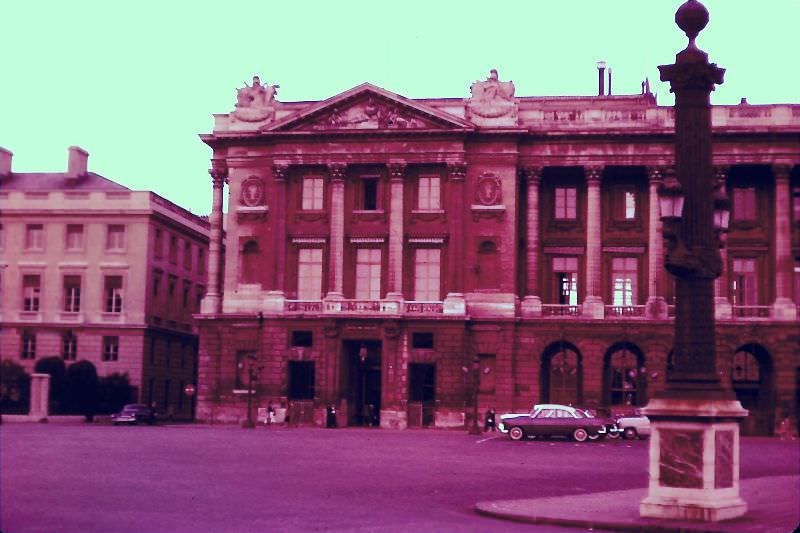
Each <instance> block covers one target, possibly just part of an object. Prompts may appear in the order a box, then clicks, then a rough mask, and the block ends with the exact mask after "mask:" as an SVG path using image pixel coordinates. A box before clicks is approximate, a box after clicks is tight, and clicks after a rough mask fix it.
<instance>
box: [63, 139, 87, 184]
mask: <svg viewBox="0 0 800 533" xmlns="http://www.w3.org/2000/svg"><path fill="white" fill-rule="evenodd" d="M88 161H89V152H87V151H86V150H84V149H83V148H81V147H79V146H70V147H69V159H68V160H67V175H68V176H69V177H70V178H83V177H85V176H86V174H87V172H86V167H87V164H88Z"/></svg>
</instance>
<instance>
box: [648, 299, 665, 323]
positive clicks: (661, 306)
mask: <svg viewBox="0 0 800 533" xmlns="http://www.w3.org/2000/svg"><path fill="white" fill-rule="evenodd" d="M644 314H645V316H646V317H647V318H654V319H665V318H667V316H668V312H667V301H666V300H665V299H664V298H662V297H661V296H653V297H652V298H648V299H647V303H645V306H644Z"/></svg>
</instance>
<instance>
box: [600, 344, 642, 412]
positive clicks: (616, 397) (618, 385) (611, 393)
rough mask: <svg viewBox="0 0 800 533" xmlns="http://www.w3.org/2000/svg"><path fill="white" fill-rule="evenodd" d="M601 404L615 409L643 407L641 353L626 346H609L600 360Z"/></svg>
mask: <svg viewBox="0 0 800 533" xmlns="http://www.w3.org/2000/svg"><path fill="white" fill-rule="evenodd" d="M603 402H604V403H605V404H606V405H608V406H611V407H616V408H620V409H621V408H633V407H635V406H642V405H645V404H646V403H647V369H646V368H645V358H644V353H642V351H641V350H640V349H639V347H638V346H636V345H635V344H632V343H630V342H619V343H616V344H614V345H612V346H611V347H610V348H609V349H608V351H607V352H606V355H605V357H604V358H603Z"/></svg>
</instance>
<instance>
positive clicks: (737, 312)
mask: <svg viewBox="0 0 800 533" xmlns="http://www.w3.org/2000/svg"><path fill="white" fill-rule="evenodd" d="M771 310H772V306H770V305H734V306H733V313H732V314H733V318H734V319H737V318H769V315H770V311H771Z"/></svg>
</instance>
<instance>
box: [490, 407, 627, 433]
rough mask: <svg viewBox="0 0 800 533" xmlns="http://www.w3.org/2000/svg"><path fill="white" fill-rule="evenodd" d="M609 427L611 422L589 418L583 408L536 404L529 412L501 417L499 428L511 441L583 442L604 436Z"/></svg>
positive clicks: (588, 414)
mask: <svg viewBox="0 0 800 533" xmlns="http://www.w3.org/2000/svg"><path fill="white" fill-rule="evenodd" d="M609 425H613V421H610V420H607V419H605V418H597V417H593V416H592V415H591V414H590V413H587V412H586V411H585V410H584V409H579V408H576V407H570V406H568V405H559V404H537V405H534V406H533V409H532V410H531V412H530V413H524V414H519V413H513V414H507V415H501V416H500V424H499V429H500V431H502V432H503V433H508V436H509V437H510V438H511V440H522V439H524V438H532V437H550V436H564V437H571V438H573V439H575V440H576V441H578V442H583V441H585V440H587V439H592V440H594V439H597V438H600V437H603V436H605V435H606V434H607V433H608V430H607V427H608V426H609Z"/></svg>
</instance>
